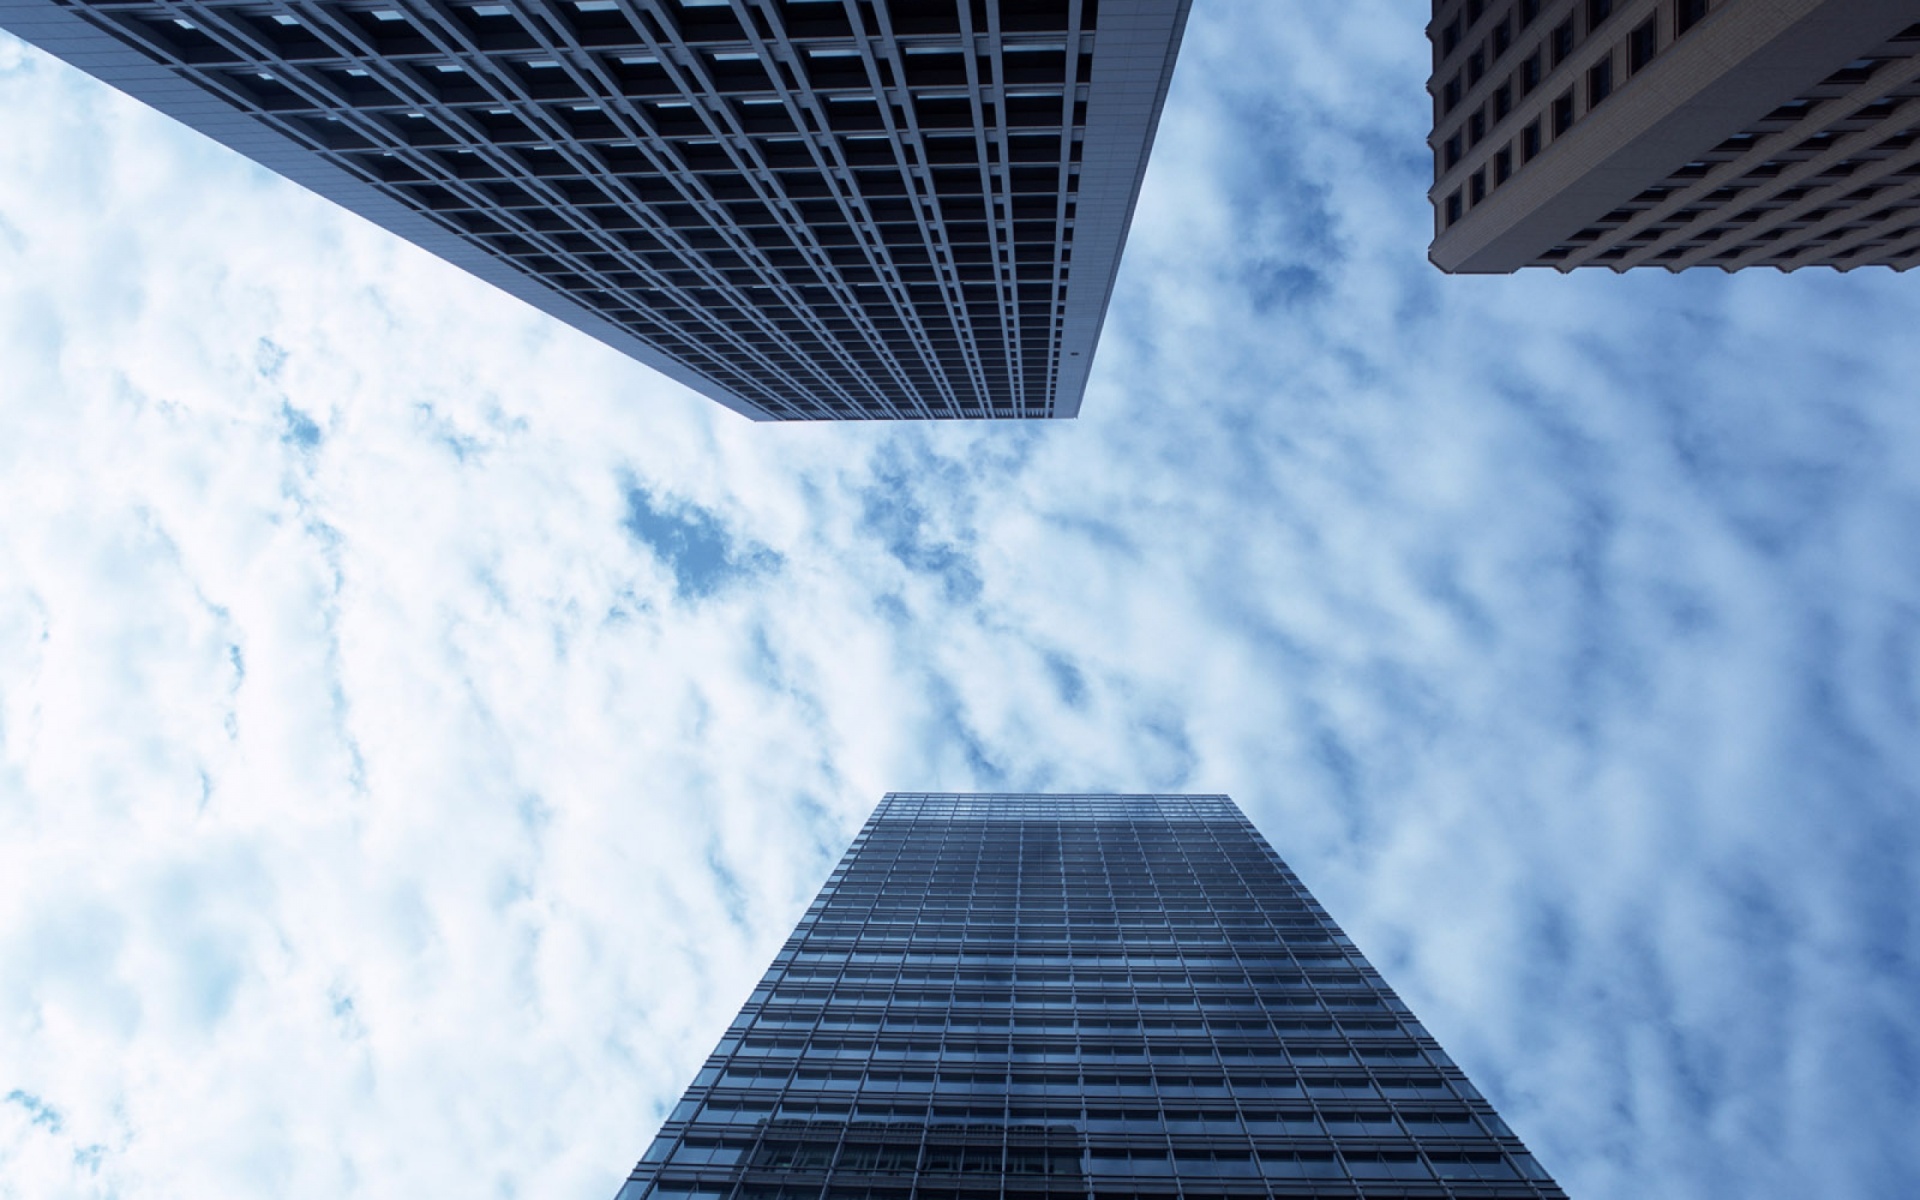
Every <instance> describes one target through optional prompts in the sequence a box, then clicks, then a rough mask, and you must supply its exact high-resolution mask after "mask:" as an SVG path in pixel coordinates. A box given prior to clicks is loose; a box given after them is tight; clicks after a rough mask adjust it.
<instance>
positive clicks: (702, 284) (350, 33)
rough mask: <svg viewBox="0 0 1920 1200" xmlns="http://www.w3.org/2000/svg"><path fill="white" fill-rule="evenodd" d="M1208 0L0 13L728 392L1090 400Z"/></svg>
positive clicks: (129, 4)
mask: <svg viewBox="0 0 1920 1200" xmlns="http://www.w3.org/2000/svg"><path fill="white" fill-rule="evenodd" d="M1189 2H1190V0H0V27H5V28H6V29H8V30H11V31H12V32H14V33H16V34H18V35H19V36H21V37H23V38H26V39H27V40H28V41H31V42H33V43H35V44H36V45H39V46H40V47H42V48H43V49H46V50H48V51H50V52H51V53H53V54H56V55H59V56H60V57H61V58H64V59H66V60H67V61H68V62H70V63H72V64H74V65H75V66H77V67H80V68H81V69H82V70H86V71H89V72H91V73H93V74H94V75H97V76H99V77H100V78H101V79H104V80H105V81H107V82H108V83H110V84H113V85H114V86H115V87H118V88H120V89H122V90H124V91H126V92H128V93H129V94H131V95H133V96H134V97H136V98H137V99H140V100H143V101H145V102H146V103H148V104H151V105H153V106H154V107H155V108H158V109H159V110H161V111H162V112H165V113H168V114H169V115H171V116H174V117H177V118H179V119H180V120H182V121H184V122H186V123H187V124H189V125H191V126H193V127H194V128H195V129H198V130H200V131H201V132H202V133H205V134H207V135H208V136H209V137H213V138H215V139H217V140H219V141H221V142H224V143H225V144H227V145H228V146H231V147H232V148H233V149H235V150H238V151H240V152H241V153H243V154H246V155H248V156H249V157H251V158H253V159H254V160H256V161H258V162H260V163H262V164H263V165H265V166H267V167H270V168H272V169H273V170H275V171H278V172H280V173H281V174H283V175H285V176H287V177H288V178H290V179H292V180H294V181H295V182H296V183H299V184H302V185H303V186H305V187H308V188H311V189H312V190H314V191H316V192H319V193H320V194H321V195H323V196H327V197H330V198H331V199H333V200H336V201H338V202H339V203H341V204H344V205H346V206H347V207H348V208H351V209H353V210H354V211H355V212H357V213H359V214H360V215H361V216H363V217H366V218H367V219H368V220H371V221H373V222H375V223H377V224H380V225H383V226H385V227H386V228H387V229H389V230H392V231H393V232H394V233H397V234H399V235H400V236H402V237H405V238H408V239H409V240H411V241H413V242H415V243H417V244H419V245H420V246H423V247H425V248H426V249H428V250H430V251H432V252H434V253H436V254H438V255H440V256H441V257H443V258H445V259H447V260H448V261H450V262H452V263H454V264H456V265H458V266H460V267H462V268H464V269H466V270H467V271H470V272H472V273H473V274H475V275H478V276H479V277H481V278H482V279H486V280H488V281H489V282H492V283H494V284H496V285H498V286H500V287H501V288H503V289H505V290H507V291H509V292H511V293H513V294H514V295H516V296H519V297H521V298H522V299H524V300H527V301H529V302H530V303H532V304H535V305H537V306H538V307H540V308H541V309H543V310H544V311H546V312H547V313H549V314H551V315H553V316H555V317H557V318H559V319H561V320H563V321H566V322H567V323H569V324H571V325H573V326H575V327H576V328H579V329H581V330H584V331H585V332H587V333H589V334H591V335H593V336H594V337H597V338H599V339H600V340H602V341H604V342H606V343H608V344H609V345H612V346H614V347H616V348H618V349H620V350H622V351H624V352H626V353H627V354H630V355H632V356H633V357H635V358H637V359H639V360H640V361H642V362H645V363H647V364H648V365H650V366H653V367H655V368H657V369H659V370H660V371H662V372H664V373H666V374H667V375H670V376H672V377H673V378H675V379H677V380H679V381H681V382H682V383H685V384H687V385H688V386H690V387H692V388H694V389H695V390H697V391H700V392H702V393H704V394H706V395H708V396H711V397H713V398H714V399H715V400H718V401H719V402H720V403H722V404H725V405H727V406H728V407H729V408H732V409H734V410H735V411H737V412H741V413H744V414H746V415H748V416H751V417H755V418H758V419H763V420H849V419H856V418H935V417H1071V416H1074V415H1076V414H1077V413H1078V412H1079V410H1080V398H1081V394H1082V393H1083V392H1084V390H1085V388H1086V382H1087V373H1088V370H1089V368H1090V367H1091V365H1092V361H1093V352H1094V346H1095V344H1096V343H1097V342H1098V341H1099V337H1100V326H1101V323H1102V321H1103V320H1104V318H1105V315H1106V310H1107V300H1108V297H1109V295H1110V294H1111V292H1112V290H1113V282H1114V276H1115V272H1116V271H1117V270H1118V268H1119V263H1120V250H1121V246H1122V244H1123V243H1124V242H1125V240H1126V232H1127V226H1128V224H1129V222H1130V221H1131V220H1132V216H1133V206H1134V199H1135V197H1136V196H1137V195H1138V193H1139V189H1140V181H1141V177H1142V175H1143V174H1144V173H1145V171H1146V164H1147V152H1148V149H1149V147H1150V146H1151V145H1152V142H1153V135H1154V129H1155V126H1156V125H1157V123H1158V121H1159V117H1160V108H1161V103H1162V101H1163V100H1164V99H1165V97H1166V91H1167V84H1168V81H1169V79H1170V78H1171V77H1172V74H1173V63H1174V58H1175V55H1176V53H1177V52H1178V48H1179V44H1180V36H1181V32H1182V30H1183V29H1184V27H1185V23H1186V16H1187V7H1188V4H1189Z"/></svg>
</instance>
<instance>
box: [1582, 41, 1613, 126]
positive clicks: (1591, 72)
mask: <svg viewBox="0 0 1920 1200" xmlns="http://www.w3.org/2000/svg"><path fill="white" fill-rule="evenodd" d="M1611 95H1613V56H1612V55H1611V54H1609V55H1608V56H1607V57H1605V58H1603V59H1601V60H1600V61H1599V62H1597V63H1595V64H1593V66H1591V67H1589V68H1588V69H1587V111H1588V112H1592V111H1593V110H1594V109H1596V108H1599V107H1600V102H1601V101H1602V100H1605V99H1606V98H1607V97H1608V96H1611Z"/></svg>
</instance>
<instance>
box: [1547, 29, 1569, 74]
mask: <svg viewBox="0 0 1920 1200" xmlns="http://www.w3.org/2000/svg"><path fill="white" fill-rule="evenodd" d="M1551 48H1552V50H1553V65H1554V66H1556V67H1557V66H1559V65H1560V64H1561V63H1563V62H1565V61H1567V55H1569V54H1572V53H1573V22H1572V21H1562V22H1561V23H1560V24H1559V26H1558V27H1557V28H1555V29H1554V31H1553V42H1552V47H1551Z"/></svg>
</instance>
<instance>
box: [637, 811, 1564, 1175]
mask: <svg viewBox="0 0 1920 1200" xmlns="http://www.w3.org/2000/svg"><path fill="white" fill-rule="evenodd" d="M1563 1195H1564V1193H1562V1192H1561V1191H1560V1189H1559V1188H1558V1187H1556V1186H1555V1185H1554V1183H1553V1182H1552V1180H1551V1179H1549V1178H1548V1176H1547V1174H1546V1173H1545V1171H1543V1170H1542V1169H1541V1168H1540V1167H1539V1165H1538V1164H1537V1163H1536V1162H1535V1161H1534V1160H1533V1158H1532V1157H1531V1156H1530V1155H1528V1153H1527V1152H1526V1148H1525V1147H1524V1146H1522V1145H1521V1143H1520V1141H1519V1140H1518V1139H1517V1138H1515V1137H1514V1135H1513V1133H1512V1131H1510V1130H1509V1129H1508V1128H1507V1127H1506V1126H1505V1125H1504V1124H1502V1123H1501V1120H1500V1118H1499V1117H1498V1116H1497V1115H1495V1113H1494V1111H1493V1109H1492V1107H1491V1106H1490V1105H1489V1104H1488V1103H1487V1102H1486V1100H1485V1099H1483V1098H1482V1097H1481V1095H1480V1093H1478V1092H1477V1091H1475V1090H1474V1088H1473V1085H1472V1084H1470V1083H1468V1082H1467V1079H1466V1077H1465V1076H1464V1075H1463V1074H1462V1073H1461V1072H1460V1070H1459V1069H1458V1068H1457V1067H1455V1066H1454V1065H1453V1063H1452V1062H1451V1061H1450V1060H1449V1059H1448V1058H1447V1056H1446V1054H1445V1053H1444V1052H1443V1051H1442V1050H1441V1049H1440V1047H1439V1045H1438V1044H1436V1043H1435V1041H1434V1040H1433V1038H1432V1037H1431V1036H1429V1035H1428V1033H1427V1031H1426V1030H1425V1029H1423V1028H1422V1027H1421V1026H1420V1024H1419V1022H1418V1021H1417V1020H1415V1019H1414V1016H1413V1014H1412V1013H1410V1012H1408V1011H1407V1008H1406V1006H1405V1005H1404V1004H1402V1003H1401V1002H1400V1000H1399V999H1398V998H1397V997H1396V996H1395V995H1394V994H1393V992H1392V991H1391V990H1390V989H1389V988H1388V987H1387V986H1386V984H1385V983H1384V982H1383V981H1382V980H1381V978H1380V976H1379V975H1378V974H1377V973H1376V972H1375V971H1374V970H1373V968H1372V967H1370V966H1369V965H1368V964H1367V961H1366V959H1365V958H1363V957H1362V956H1361V955H1360V953H1359V952H1358V951H1357V950H1356V949H1355V948H1354V946H1353V943H1352V942H1350V941H1348V939H1347V937H1346V936H1345V935H1344V934H1342V933H1341V932H1340V930H1339V928H1338V927H1337V926H1335V925H1334V923H1333V922H1332V921H1331V920H1330V919H1329V918H1328V917H1327V914H1326V913H1325V912H1324V911H1323V910H1322V909H1321V908H1320V906H1319V905H1318V904H1316V903H1315V902H1314V899H1313V897H1312V896H1310V895H1308V894H1307V892H1306V890H1305V889H1304V888H1302V887H1301V886H1300V883H1299V881H1298V880H1297V879H1295V877H1294V876H1293V874H1292V872H1290V871H1288V869H1287V867H1286V865H1285V864H1284V863H1282V862H1281V861H1280V859H1279V857H1278V856H1277V855H1275V854H1274V852H1273V850H1272V849H1271V848H1270V847H1269V846H1268V845H1267V843H1266V841H1265V840H1264V839H1262V838H1261V836H1260V834H1259V833H1258V832H1257V831H1256V830H1255V829H1254V828H1253V826H1252V825H1251V824H1250V823H1249V822H1248V821H1247V819H1246V818H1245V817H1244V816H1242V815H1241V813H1240V811H1239V809H1238V808H1237V807H1235V805H1234V803H1233V801H1231V800H1230V799H1228V798H1227V797H1225V796H1078V795H1076V796H1012V795H1008V796H963V795H926V794H894V795H889V796H888V797H887V798H886V799H885V800H883V801H882V802H881V804H880V806H879V808H878V809H877V810H875V812H874V814H873V817H872V818H871V819H870V820H869V821H868V822H867V824H866V827H865V828H864V829H862V830H861V832H860V835H859V836H858V837H857V838H856V839H855V840H854V843H853V846H852V848H851V849H849V850H848V851H847V854H846V857H845V858H844V859H842V860H841V863H840V865H839V867H838V868H837V869H836V870H835V871H834V872H833V874H832V875H831V876H830V877H829V878H828V880H827V883H826V886H825V887H824V888H822V889H821V891H820V895H819V897H818V898H817V899H816V900H815V901H814V902H813V904H812V906H811V907H809V908H808V909H807V912H806V915H805V916H803V917H802V918H801V920H800V923H799V925H798V927H797V928H796V929H795V930H794V932H793V936H792V937H791V938H790V939H789V940H788V941H787V943H786V944H785V945H784V946H782V947H781V949H780V951H779V953H778V955H776V956H775V959H774V962H773V966H772V969H771V970H769V971H768V972H767V975H766V978H765V979H764V980H763V981H762V982H761V984H760V985H759V986H758V987H757V988H755V989H754V992H753V994H752V995H751V996H750V997H749V998H748V1000H747V1003H746V1006H745V1007H744V1008H743V1009H742V1010H741V1012H740V1015H739V1017H738V1018H737V1019H736V1020H735V1021H734V1022H733V1025H732V1026H731V1027H730V1028H729V1029H728V1030H727V1032H726V1035H725V1036H724V1037H723V1038H722V1039H721V1042H720V1045H719V1046H718V1048H717V1049H716V1050H715V1051H714V1053H713V1056H712V1057H711V1058H710V1059H708V1060H707V1062H706V1064H705V1065H704V1066H703V1067H702V1068H701V1069H700V1071H699V1074H698V1075H697V1076H696V1077H695V1079H694V1082H693V1086H692V1087H691V1088H689V1089H688V1091H687V1093H686V1096H685V1098H684V1099H683V1100H682V1101H681V1102H680V1104H679V1106H678V1107H677V1108H675V1109H674V1110H673V1112H672V1114H671V1115H670V1117H669V1118H668V1120H667V1122H666V1124H665V1125H664V1126H663V1128H662V1129H661V1131H660V1134H659V1136H658V1137H657V1138H656V1139H655V1141H654V1143H653V1145H652V1147H651V1148H650V1149H648V1151H647V1153H646V1155H645V1157H644V1158H643V1159H642V1161H641V1162H640V1164H639V1166H637V1167H636V1168H635V1169H634V1172H633V1175H632V1177H631V1179H630V1180H629V1181H628V1182H627V1184H626V1186H625V1187H624V1188H623V1189H622V1191H621V1192H620V1197H619V1200H642V1198H648V1200H652V1198H655V1197H657V1198H658V1200H1048V1198H1051V1197H1074V1198H1076V1200H1119V1198H1122V1197H1125V1198H1127V1200H1175V1198H1176V1197H1183V1198H1186V1200H1195V1198H1200V1197H1205V1198H1206V1200H1228V1198H1231V1197H1247V1198H1249V1200H1252V1198H1254V1197H1266V1196H1286V1197H1292V1196H1317V1197H1335V1196H1339V1197H1387V1196H1392V1197H1433V1198H1436V1200H1437V1198H1441V1197H1452V1198H1454V1200H1465V1198H1468V1197H1475V1198H1479V1197H1513V1198H1516V1200H1517V1198H1520V1197H1560V1196H1563Z"/></svg>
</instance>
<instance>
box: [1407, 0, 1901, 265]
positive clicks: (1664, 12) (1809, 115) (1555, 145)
mask: <svg viewBox="0 0 1920 1200" xmlns="http://www.w3.org/2000/svg"><path fill="white" fill-rule="evenodd" d="M1428 36H1429V37H1430V38H1431V39H1432V41H1433V48H1434V73H1433V78H1432V80H1431V81H1430V82H1429V85H1428V89H1429V91H1430V92H1431V93H1432V97H1433V104H1434V130H1433V135H1432V137H1431V139H1430V141H1431V144H1432V148H1433V152H1434V184H1433V188H1432V190H1431V191H1430V192H1429V193H1428V195H1429V199H1430V200H1431V201H1432V203H1433V208H1434V231H1435V237H1434V242H1433V246H1432V249H1431V250H1430V252H1429V257H1430V258H1431V259H1432V260H1433V263H1434V265H1436V266H1438V267H1439V268H1440V269H1441V270H1443V271H1447V272H1458V273H1504V272H1510V271H1515V270H1518V269H1519V268H1521V267H1526V266H1550V267H1555V268H1558V269H1560V270H1562V271H1567V270H1572V269H1573V268H1574V267H1583V266H1602V267H1611V268H1613V269H1614V270H1616V271H1621V270H1626V269H1627V268H1629V267H1637V266H1656V267H1665V268H1667V269H1668V270H1673V271H1678V270H1683V269H1685V268H1687V267H1694V266H1714V267H1720V268H1722V269H1723V270H1729V271H1731V270H1738V269H1740V268H1742V267H1748V266H1772V267H1777V268H1780V269H1782V270H1788V271H1791V270H1796V269H1798V268H1800V267H1805V266H1830V267H1836V268H1838V269H1840V270H1851V269H1852V268H1854V267H1859V266H1868V265H1885V266H1890V267H1893V268H1894V269H1896V270H1906V269H1907V268H1908V267H1911V266H1913V265H1915V264H1916V263H1920V0H1439V2H1438V3H1436V4H1435V6H1434V18H1433V23H1432V24H1431V25H1430V26H1429V27H1428Z"/></svg>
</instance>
